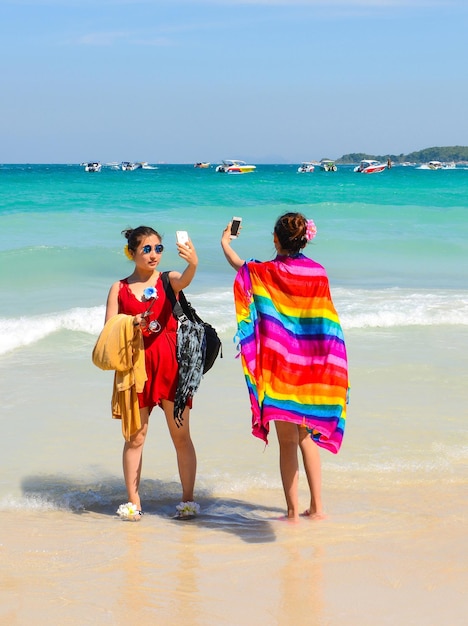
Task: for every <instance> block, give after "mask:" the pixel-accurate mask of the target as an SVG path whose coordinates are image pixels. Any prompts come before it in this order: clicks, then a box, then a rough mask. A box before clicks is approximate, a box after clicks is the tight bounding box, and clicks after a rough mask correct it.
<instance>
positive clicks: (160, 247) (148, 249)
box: [141, 243, 164, 254]
mask: <svg viewBox="0 0 468 626" xmlns="http://www.w3.org/2000/svg"><path fill="white" fill-rule="evenodd" d="M151 250H152V248H151V246H150V245H147V246H143V248H142V249H141V251H142V252H143V254H149V253H150V252H151ZM163 250H164V246H163V245H162V243H157V244H156V245H155V246H154V251H155V252H156V254H161V252H162V251H163Z"/></svg>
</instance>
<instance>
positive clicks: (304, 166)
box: [297, 161, 315, 174]
mask: <svg viewBox="0 0 468 626" xmlns="http://www.w3.org/2000/svg"><path fill="white" fill-rule="evenodd" d="M314 169H315V165H314V163H312V161H303V162H302V163H301V164H300V165H299V167H298V168H297V171H298V172H299V173H300V174H307V173H312V172H313V171H314Z"/></svg>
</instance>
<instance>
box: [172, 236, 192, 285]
mask: <svg viewBox="0 0 468 626" xmlns="http://www.w3.org/2000/svg"><path fill="white" fill-rule="evenodd" d="M177 250H178V251H179V256H180V257H181V258H182V259H184V261H186V262H187V267H186V268H185V270H184V271H183V272H182V274H180V273H179V272H169V280H170V281H171V286H172V289H173V290H174V291H175V293H176V294H177V293H179V291H181V290H182V289H185V288H186V287H188V286H189V285H190V283H191V282H192V280H193V277H194V276H195V272H196V271H197V265H198V256H197V251H196V250H195V246H194V245H193V243H192V242H191V240H190V239H189V241H188V243H187V244H182V243H178V244H177Z"/></svg>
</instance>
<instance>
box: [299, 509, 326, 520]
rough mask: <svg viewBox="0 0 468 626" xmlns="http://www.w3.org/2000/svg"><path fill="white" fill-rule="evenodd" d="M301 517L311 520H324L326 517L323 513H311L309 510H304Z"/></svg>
mask: <svg viewBox="0 0 468 626" xmlns="http://www.w3.org/2000/svg"><path fill="white" fill-rule="evenodd" d="M301 516H302V517H308V518H309V519H311V520H320V519H326V517H327V516H326V515H325V513H319V512H318V511H316V512H315V513H311V511H310V509H306V510H305V511H304V513H302V514H301Z"/></svg>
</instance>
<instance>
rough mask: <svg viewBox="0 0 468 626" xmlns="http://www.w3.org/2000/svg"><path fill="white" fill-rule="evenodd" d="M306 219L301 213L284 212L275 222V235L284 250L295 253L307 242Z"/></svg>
mask: <svg viewBox="0 0 468 626" xmlns="http://www.w3.org/2000/svg"><path fill="white" fill-rule="evenodd" d="M306 233H307V219H306V218H305V216H304V215H302V213H285V214H284V215H282V216H281V217H279V218H278V219H277V221H276V224H275V235H276V236H277V237H278V241H279V243H280V246H281V247H282V248H283V250H285V251H286V252H289V253H292V254H297V253H298V252H299V251H300V250H302V248H304V247H305V246H306V244H307V237H306Z"/></svg>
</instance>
